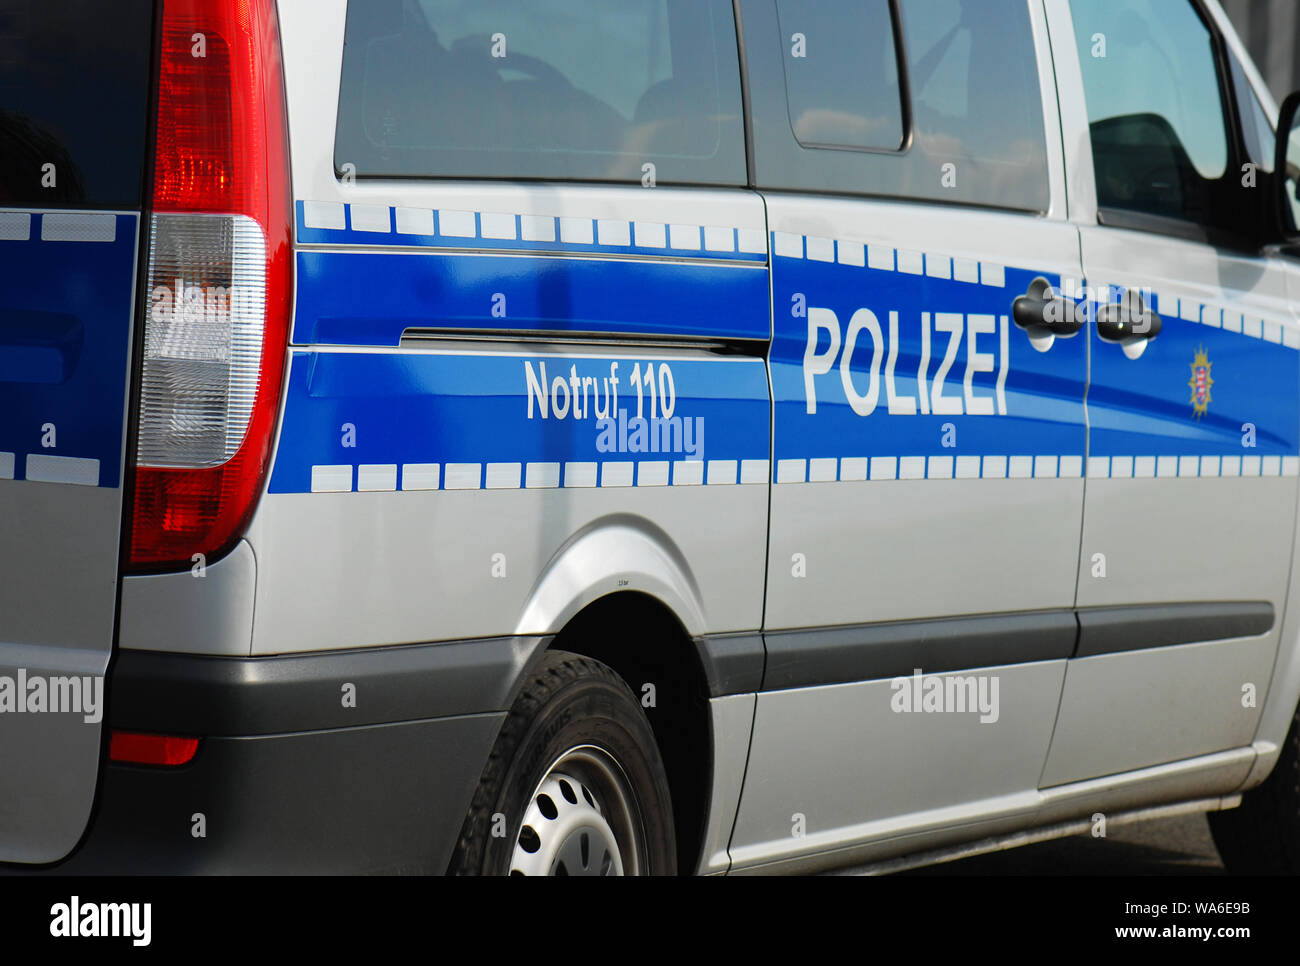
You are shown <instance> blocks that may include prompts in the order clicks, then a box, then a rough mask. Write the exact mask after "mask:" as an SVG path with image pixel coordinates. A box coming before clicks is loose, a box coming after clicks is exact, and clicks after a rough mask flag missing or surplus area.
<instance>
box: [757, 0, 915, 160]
mask: <svg viewBox="0 0 1300 966" xmlns="http://www.w3.org/2000/svg"><path fill="white" fill-rule="evenodd" d="M777 16H778V19H779V20H780V22H781V33H782V36H784V37H786V38H788V39H789V42H788V43H787V44H786V49H785V84H786V90H787V91H788V92H789V103H788V107H789V113H790V127H791V129H792V130H793V131H794V136H795V138H796V140H798V142H799V143H800V144H802V145H803V146H804V147H847V148H867V149H871V148H877V149H882V150H890V151H897V150H899V149H900V148H901V147H902V146H903V133H904V132H903V106H902V101H901V100H900V99H899V84H898V58H897V56H896V54H895V52H894V50H895V39H894V24H893V20H892V19H891V15H890V9H889V0H857V2H855V3H850V4H843V3H827V2H826V0H777Z"/></svg>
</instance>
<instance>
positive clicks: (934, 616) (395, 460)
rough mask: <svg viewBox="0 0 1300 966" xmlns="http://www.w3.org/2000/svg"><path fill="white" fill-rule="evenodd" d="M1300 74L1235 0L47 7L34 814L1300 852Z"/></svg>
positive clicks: (233, 0)
mask: <svg viewBox="0 0 1300 966" xmlns="http://www.w3.org/2000/svg"><path fill="white" fill-rule="evenodd" d="M1296 107H1297V99H1296V98H1293V99H1289V100H1288V101H1287V102H1286V103H1285V104H1284V105H1283V107H1282V109H1281V110H1280V111H1279V109H1278V108H1277V106H1276V104H1275V103H1274V102H1273V100H1272V99H1271V98H1270V96H1269V93H1268V91H1267V89H1266V87H1265V85H1264V83H1263V82H1262V80H1261V77H1260V75H1259V73H1258V71H1257V70H1256V68H1255V67H1254V66H1253V65H1252V63H1251V61H1250V59H1249V57H1248V56H1247V54H1246V53H1245V51H1244V48H1243V46H1242V44H1241V42H1240V40H1239V39H1238V38H1237V36H1236V34H1235V33H1234V31H1233V29H1232V27H1231V26H1230V24H1229V23H1228V21H1227V19H1226V17H1225V14H1224V12H1223V10H1222V9H1221V8H1220V6H1219V5H1218V3H1217V2H1215V0H734V2H733V0H532V2H525V0H492V2H484V0H278V2H277V0H114V2H112V3H105V2H103V0H41V2H36V0H0V776H3V780H2V781H0V862H3V863H6V868H8V869H9V870H10V871H14V870H17V871H31V870H33V869H35V870H37V871H49V870H54V871H73V872H81V871H115V872H169V871H170V872H219V873H225V872H303V873H326V872H418V873H438V874H441V873H448V872H450V873H456V874H465V873H475V874H477V873H493V874H510V875H547V874H553V875H617V874H626V875H631V874H657V873H673V872H678V873H703V874H716V873H732V872H736V873H740V872H749V873H752V872H758V873H765V872H812V871H820V870H829V869H858V870H864V871H880V870H890V869H898V868H903V867H907V866H910V865H915V864H919V863H928V862H937V861H943V860H944V859H947V858H951V857H953V856H955V855H958V854H966V853H969V852H970V851H973V850H979V849H988V848H998V847H1001V846H1004V845H1007V844H1011V843H1013V842H1015V841H1024V840H1026V839H1028V838H1041V837H1045V836H1050V835H1060V834H1067V833H1073V832H1077V831H1079V830H1083V829H1093V830H1094V832H1095V831H1096V830H1097V829H1098V828H1101V829H1102V830H1103V831H1104V828H1105V825H1106V823H1108V822H1109V823H1116V822H1123V821H1129V820H1135V819H1139V818H1143V817H1150V816H1155V815H1168V814H1177V813H1183V812H1209V813H1211V823H1212V829H1213V832H1214V836H1215V841H1216V843H1217V844H1218V847H1219V849H1220V852H1221V854H1222V856H1223V859H1224V861H1225V864H1226V865H1227V867H1228V868H1229V869H1231V870H1240V871H1285V872H1296V871H1298V870H1300V726H1298V725H1297V724H1296V720H1297V719H1296V710H1297V701H1298V699H1300V586H1298V582H1300V571H1297V569H1296V568H1295V567H1294V566H1293V562H1294V559H1295V541H1296V529H1297V500H1298V499H1300V315H1298V314H1297V307H1298V306H1300V261H1297V259H1296V254H1295V251H1294V250H1292V249H1291V248H1290V247H1289V246H1291V245H1293V244H1294V243H1296V241H1297V238H1298V237H1300V232H1298V231H1297V228H1296V218H1295V213H1296V209H1297V207H1298V206H1297V204H1296V200H1295V180H1296V176H1297V175H1298V174H1300V138H1294V139H1293V138H1292V133H1293V130H1294V129H1295V128H1296V126H1297V125H1296ZM1275 131H1277V132H1280V136H1278V135H1276V134H1275ZM1026 833H1029V834H1026Z"/></svg>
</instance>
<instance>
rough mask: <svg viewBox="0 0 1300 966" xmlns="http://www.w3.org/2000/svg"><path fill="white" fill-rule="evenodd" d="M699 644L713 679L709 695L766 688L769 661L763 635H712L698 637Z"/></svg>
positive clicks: (709, 678) (706, 670) (707, 674)
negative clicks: (764, 683) (764, 677)
mask: <svg viewBox="0 0 1300 966" xmlns="http://www.w3.org/2000/svg"><path fill="white" fill-rule="evenodd" d="M695 646H696V649H697V650H698V651H699V655H700V663H701V664H702V665H703V666H704V677H705V679H706V680H707V681H708V682H709V697H711V698H720V697H723V696H725V695H729V694H750V693H753V692H755V691H760V690H762V687H763V666H764V663H765V662H766V651H765V649H764V647H763V635H762V634H759V633H757V632H752V633H743V634H710V635H707V636H704V637H699V638H696V641H695Z"/></svg>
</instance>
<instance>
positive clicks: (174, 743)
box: [108, 731, 199, 765]
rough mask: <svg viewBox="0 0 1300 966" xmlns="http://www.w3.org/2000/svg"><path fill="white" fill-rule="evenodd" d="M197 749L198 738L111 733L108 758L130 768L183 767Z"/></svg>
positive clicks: (124, 732) (121, 732)
mask: <svg viewBox="0 0 1300 966" xmlns="http://www.w3.org/2000/svg"><path fill="white" fill-rule="evenodd" d="M198 750H199V739H198V738H173V737H171V736H170V735H145V734H139V733H137V732H134V731H114V732H113V733H112V735H111V736H110V738H109V740H108V757H109V759H110V760H111V761H116V762H121V763H123V764H129V765H184V764H186V763H188V762H189V761H191V760H193V758H194V755H195V753H197V752H198Z"/></svg>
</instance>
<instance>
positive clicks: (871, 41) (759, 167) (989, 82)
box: [741, 0, 1050, 211]
mask: <svg viewBox="0 0 1300 966" xmlns="http://www.w3.org/2000/svg"><path fill="white" fill-rule="evenodd" d="M895 3H896V6H897V8H898V11H899V15H900V19H901V26H902V31H901V35H902V47H903V51H904V55H905V60H906V66H907V76H906V78H905V80H906V83H904V82H903V81H904V78H900V76H899V74H900V71H899V65H898V63H897V57H896V49H897V48H896V43H895V39H894V35H893V30H892V27H891V24H890V18H889V16H888V7H889V4H887V3H885V2H884V0H802V2H791V0H777V3H775V4H774V3H772V2H771V0H741V10H742V12H743V19H744V26H745V49H746V51H747V53H748V57H749V62H750V73H749V84H750V91H751V103H752V105H753V112H754V149H755V172H756V175H755V176H756V179H757V181H758V184H759V186H760V187H763V188H779V189H791V190H804V191H835V192H844V193H853V194H861V195H875V196H890V197H904V198H922V199H929V200H933V201H942V202H955V203H965V204H979V205H989V206H994V207H1000V208H1013V209H1020V210H1028V211H1045V210H1046V209H1047V208H1048V206H1049V203H1050V198H1049V188H1048V177H1047V147H1046V135H1045V132H1044V127H1043V97H1042V90H1041V85H1040V83H1039V78H1038V57H1037V52H1036V49H1035V45H1034V34H1033V29H1032V25H1031V22H1030V19H1029V6H1030V5H1029V3H1028V2H1027V0H895ZM806 23H811V24H812V27H811V28H805V27H803V26H801V25H802V24H806ZM796 25H800V26H796ZM836 29H838V36H834V37H833V39H832V40H831V41H830V42H826V41H825V40H824V39H823V38H825V36H826V33H827V31H828V30H830V31H835V30H836ZM795 33H802V34H804V35H805V37H806V41H807V48H806V53H807V56H806V58H803V59H799V58H796V57H795V56H794V53H793V51H794V43H795V38H794V34H795ZM804 72H806V73H807V74H808V75H809V76H806V77H805V76H803V74H804ZM900 92H901V95H900ZM909 107H910V127H911V130H906V129H905V125H907V123H908V116H909ZM792 129H793V131H794V134H792V133H791V131H792ZM900 134H901V135H902V137H901V139H900V137H899V135H900ZM900 140H901V141H902V142H903V143H904V144H905V145H906V147H905V148H904V149H902V150H899V149H898V148H899V144H900ZM846 147H847V148H865V147H871V148H877V149H880V148H883V149H884V150H874V151H865V150H842V149H843V148H846Z"/></svg>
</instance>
